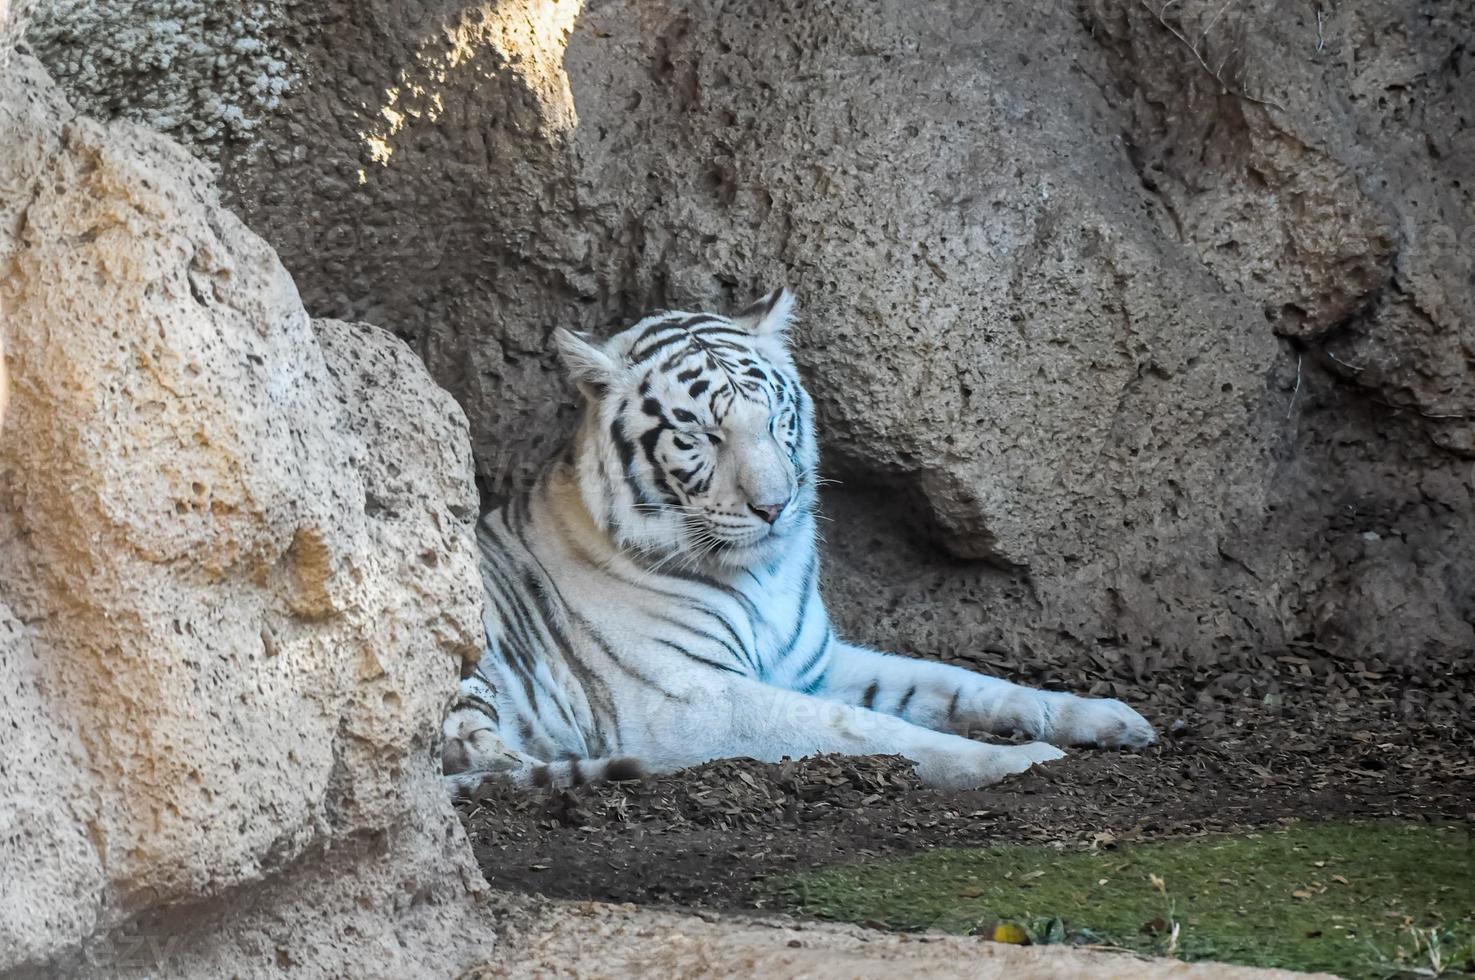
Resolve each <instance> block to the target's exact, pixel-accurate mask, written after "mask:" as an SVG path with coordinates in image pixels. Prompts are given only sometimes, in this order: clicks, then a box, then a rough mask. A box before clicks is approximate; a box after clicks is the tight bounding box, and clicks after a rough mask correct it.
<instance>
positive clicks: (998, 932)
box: [988, 922, 1029, 946]
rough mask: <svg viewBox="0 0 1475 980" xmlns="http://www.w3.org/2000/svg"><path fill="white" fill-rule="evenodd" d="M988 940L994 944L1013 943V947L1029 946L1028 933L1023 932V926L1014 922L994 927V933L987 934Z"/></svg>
mask: <svg viewBox="0 0 1475 980" xmlns="http://www.w3.org/2000/svg"><path fill="white" fill-rule="evenodd" d="M988 938H990V939H992V940H993V941H994V942H996V943H1013V944H1014V945H1015V946H1028V945H1029V933H1027V932H1025V931H1024V926H1021V925H1019V924H1018V923H1015V922H1000V923H999V924H998V925H996V926H994V931H993V932H992V933H990V934H989V937H988Z"/></svg>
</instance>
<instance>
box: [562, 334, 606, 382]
mask: <svg viewBox="0 0 1475 980" xmlns="http://www.w3.org/2000/svg"><path fill="white" fill-rule="evenodd" d="M553 342H554V343H555V344H556V345H557V346H558V359H559V360H560V361H562V362H563V369H564V370H565V371H567V372H568V376H569V380H570V381H572V382H574V384H576V385H578V386H579V387H581V388H582V387H584V386H586V385H587V386H589V387H592V388H594V389H595V390H596V391H598V390H602V389H604V388H607V387H609V385H610V382H612V381H613V380H614V377H615V371H616V364H615V362H614V359H613V358H611V357H610V356H609V355H608V354H606V353H605V352H604V351H602V350H600V349H599V348H598V347H596V346H594V345H593V344H591V343H589V341H587V340H585V339H584V338H583V337H580V336H579V335H578V334H576V333H574V332H573V331H572V330H565V329H564V328H563V327H559V328H558V329H557V330H555V331H554V332H553Z"/></svg>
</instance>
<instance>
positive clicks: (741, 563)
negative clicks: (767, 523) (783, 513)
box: [702, 528, 792, 571]
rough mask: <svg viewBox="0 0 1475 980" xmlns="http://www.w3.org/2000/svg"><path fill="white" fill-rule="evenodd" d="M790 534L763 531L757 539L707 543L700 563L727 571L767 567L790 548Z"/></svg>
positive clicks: (775, 530)
mask: <svg viewBox="0 0 1475 980" xmlns="http://www.w3.org/2000/svg"><path fill="white" fill-rule="evenodd" d="M791 539H792V534H790V533H786V532H785V531H783V530H779V529H777V528H775V529H771V530H765V532H764V533H763V534H761V535H760V536H758V537H755V538H751V539H745V540H736V541H732V540H723V539H718V540H716V541H712V542H709V543H708V544H707V545H706V546H705V547H704V548H703V549H702V551H703V554H702V561H703V562H704V563H705V564H707V565H708V566H710V567H713V568H721V569H726V570H729V571H738V570H742V569H746V568H757V567H760V566H763V565H768V564H770V563H772V562H773V561H774V560H775V559H777V558H778V557H779V556H780V555H782V554H783V552H784V551H785V550H787V549H788V547H789V546H790V543H791Z"/></svg>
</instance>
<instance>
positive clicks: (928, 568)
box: [33, 0, 1475, 677]
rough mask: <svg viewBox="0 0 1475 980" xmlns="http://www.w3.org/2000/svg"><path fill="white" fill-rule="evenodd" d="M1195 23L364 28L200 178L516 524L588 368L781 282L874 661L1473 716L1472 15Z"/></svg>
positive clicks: (1107, 10) (1029, 16)
mask: <svg viewBox="0 0 1475 980" xmlns="http://www.w3.org/2000/svg"><path fill="white" fill-rule="evenodd" d="M194 5H195V6H201V7H210V6H211V4H210V3H208V2H205V0H195V4H194ZM1162 10H1163V8H1162V6H1161V5H1159V4H1153V3H1148V4H1144V3H1138V2H1133V0H1083V2H1082V3H1079V4H1039V3H1030V2H1023V0H1019V2H1015V0H1006V2H1000V3H994V4H975V3H970V2H965V0H952V2H941V3H927V4H918V3H912V2H910V0H880V2H876V3H867V4H863V5H861V4H856V3H852V2H848V0H778V2H773V3H764V4H752V3H740V2H734V0H691V2H684V3H675V4H648V3H639V2H635V0H595V2H588V3H585V4H582V5H581V4H580V3H579V2H578V0H500V2H496V3H490V4H483V5H467V4H464V3H455V2H448V0H415V2H411V0H391V2H389V3H384V4H374V5H361V4H356V3H351V2H348V0H326V2H324V3H322V4H313V5H298V6H295V7H291V8H283V9H282V10H280V11H279V13H280V17H279V18H278V20H277V21H276V22H275V23H276V25H277V26H276V27H275V28H274V33H273V38H274V41H273V43H274V44H277V45H279V47H280V50H281V51H282V52H283V54H282V57H283V58H284V59H285V60H286V61H287V62H289V65H288V67H287V68H286V69H285V71H286V72H287V73H289V74H291V75H292V77H294V78H299V79H301V82H300V84H297V85H294V88H293V89H292V90H291V91H290V92H288V93H287V94H285V95H284V97H283V100H282V103H281V105H280V107H279V108H278V109H277V110H276V111H274V112H270V113H266V114H265V115H264V116H263V118H262V120H261V122H260V124H259V125H258V126H256V128H255V129H254V130H253V131H252V133H251V134H250V139H249V140H246V141H243V142H238V143H234V144H231V145H228V146H226V147H224V149H223V151H222V152H220V153H218V154H217V153H216V152H215V149H217V148H215V147H214V146H213V144H212V146H211V147H202V148H201V152H202V153H206V154H207V155H212V156H218V157H219V159H220V165H221V167H222V173H223V180H224V183H225V186H226V188H227V193H228V196H229V197H230V199H231V200H232V201H233V202H234V203H235V204H236V205H237V206H238V207H239V208H240V209H241V211H242V213H243V216H244V217H245V219H246V220H247V221H248V223H250V224H251V225H252V227H254V228H255V229H256V230H257V231H259V232H260V233H261V234H263V235H264V236H265V237H266V238H267V239H268V240H269V241H270V242H272V243H273V244H274V245H275V246H276V247H277V248H278V249H279V251H280V252H281V254H282V257H283V261H284V262H285V264H286V265H287V267H288V268H289V269H291V270H292V271H293V273H294V274H295V276H296V277H297V280H298V282H299V284H300V286H301V288H302V289H303V291H304V297H305V299H306V302H307V305H308V307H309V308H310V309H312V310H314V311H315V312H317V313H319V314H324V315H334V316H341V317H346V318H351V319H352V318H363V319H369V320H373V321H376V322H385V323H392V324H393V325H394V328H395V329H396V330H397V331H398V332H400V334H401V335H402V336H404V337H406V338H407V339H408V340H410V341H411V343H412V344H413V345H414V347H415V348H416V350H417V351H418V352H419V353H420V354H421V355H422V356H423V357H424V359H425V361H426V363H427V365H428V366H429V368H430V370H431V373H432V374H433V375H434V376H435V378H436V379H437V381H439V382H440V383H441V384H443V385H445V386H446V387H447V388H449V389H450V390H451V391H452V392H453V393H454V394H455V395H456V397H457V398H458V400H459V401H460V402H461V404H462V406H463V407H464V408H465V409H466V411H467V413H468V415H469V417H470V421H471V428H472V439H473V446H474V450H475V454H476V459H477V473H478V480H479V482H480V485H481V490H482V492H483V498H484V500H486V501H494V500H496V499H499V498H500V497H502V496H503V495H505V493H506V492H507V491H508V490H509V489H510V488H512V487H514V486H516V485H518V484H519V483H520V482H522V481H525V480H526V479H527V478H528V475H529V473H531V472H532V470H533V469H534V468H535V467H536V465H537V464H538V462H539V461H540V460H541V459H542V458H543V457H544V456H546V455H547V453H548V452H549V451H550V450H551V448H552V447H553V446H554V445H555V444H556V443H557V442H558V441H559V440H560V439H561V438H562V437H563V436H564V434H565V433H566V431H567V429H568V427H569V424H570V420H571V417H572V395H571V392H570V391H569V390H568V388H567V386H566V385H564V384H563V382H562V381H561V379H560V378H559V376H558V372H557V368H556V365H555V363H554V359H553V357H552V355H551V354H550V352H549V350H548V343H547V338H548V336H549V333H550V331H551V330H552V329H553V328H554V327H556V326H560V325H563V326H574V327H583V328H590V329H596V330H597V329H602V328H606V327H609V326H613V325H616V324H620V323H624V322H628V320H629V319H630V318H632V317H634V316H637V315H639V314H640V313H642V312H644V311H646V310H648V309H650V308H653V307H672V308H687V309H693V308H718V309H721V308H729V309H730V308H732V307H733V306H735V305H737V304H740V303H742V302H744V301H745V300H746V299H748V298H749V297H751V296H752V295H754V294H756V293H758V292H760V291H761V290H763V289H764V288H766V287H767V286H769V285H771V284H772V283H773V282H775V281H778V280H787V281H788V282H789V283H791V284H792V285H793V286H794V287H795V288H796V289H797V290H798V293H799V296H800V301H801V308H802V311H803V320H802V322H801V324H800V326H799V327H798V329H797V330H796V332H795V340H796V343H797V344H798V346H799V359H800V361H801V364H802V366H803V368H804V369H805V371H806V374H807V376H808V378H809V380H810V384H811V387H812V389H813V390H814V392H815V395H816V398H817V400H818V402H819V405H820V409H821V423H822V425H823V426H824V434H825V438H824V448H825V452H826V454H827V460H828V466H829V469H830V472H831V475H833V476H835V477H837V478H839V479H840V480H841V481H842V484H843V485H842V487H841V488H840V489H839V490H838V491H833V492H831V494H830V496H829V498H828V501H829V503H828V505H829V506H830V508H831V510H832V512H833V514H834V516H837V517H839V518H840V520H839V521H838V522H837V523H835V524H830V525H826V532H825V533H826V537H827V539H828V542H829V545H830V550H831V558H832V560H831V564H830V579H831V592H832V594H833V596H834V600H833V603H832V604H833V606H834V607H835V609H836V611H837V614H838V616H839V618H840V619H841V621H842V625H845V626H847V627H848V628H849V630H848V631H849V632H850V633H851V634H852V635H856V636H858V637H859V638H861V639H866V640H870V641H872V642H875V643H880V644H885V645H889V646H898V647H901V648H903V649H908V650H913V651H916V652H920V653H926V654H934V655H945V656H960V657H972V658H975V659H976V658H985V659H990V660H991V661H996V662H1000V663H1002V664H1004V665H1005V668H1006V669H1016V670H1017V669H1019V668H1020V667H1029V666H1031V665H1040V664H1045V665H1048V664H1049V663H1050V662H1051V661H1052V659H1054V660H1056V661H1058V662H1065V661H1070V662H1074V663H1080V662H1082V659H1083V658H1085V659H1088V660H1090V661H1092V662H1095V663H1099V664H1101V665H1102V670H1103V671H1104V672H1105V673H1106V674H1110V673H1112V672H1118V671H1126V672H1128V673H1131V674H1133V675H1135V676H1137V677H1141V676H1144V675H1147V674H1151V673H1152V672H1153V671H1154V670H1156V669H1159V668H1162V667H1168V666H1174V665H1180V666H1181V665H1189V666H1193V667H1197V668H1206V669H1209V670H1213V671H1226V672H1227V671H1233V670H1242V671H1250V672H1254V671H1256V670H1257V669H1258V667H1257V664H1258V661H1257V659H1256V658H1257V657H1261V656H1265V655H1273V654H1275V653H1277V652H1285V651H1288V650H1290V651H1292V652H1302V653H1304V652H1306V651H1307V650H1313V651H1316V652H1318V653H1319V654H1325V655H1330V656H1334V657H1337V658H1342V659H1344V660H1346V661H1347V662H1349V663H1353V662H1355V663H1364V662H1366V663H1367V664H1371V665H1373V666H1374V668H1375V669H1379V668H1381V667H1386V666H1391V667H1393V668H1396V669H1406V670H1413V671H1426V670H1427V671H1429V672H1432V673H1431V676H1432V675H1437V674H1438V673H1439V672H1440V671H1441V670H1443V669H1445V668H1447V666H1448V665H1449V664H1451V663H1454V662H1456V661H1459V660H1461V659H1463V658H1465V657H1466V656H1467V655H1468V652H1469V650H1470V649H1472V647H1475V626H1472V621H1475V590H1471V589H1470V588H1469V586H1468V583H1469V582H1470V581H1471V580H1472V579H1475V549H1472V548H1470V547H1469V546H1468V544H1467V542H1468V541H1470V540H1471V539H1472V535H1475V505H1472V501H1475V492H1472V466H1471V460H1472V459H1475V443H1472V442H1471V441H1470V440H1471V432H1472V431H1475V430H1472V428H1471V422H1470V418H1471V416H1472V414H1475V358H1472V356H1471V353H1470V352H1471V350H1472V349H1475V337H1472V334H1471V330H1472V329H1475V327H1472V324H1475V315H1472V314H1475V310H1472V305H1471V304H1472V303H1475V289H1472V286H1471V271H1472V270H1471V265H1470V263H1471V261H1472V259H1471V256H1472V255H1475V249H1472V248H1471V247H1469V246H1470V245H1471V244H1472V243H1475V237H1472V233H1471V230H1472V229H1475V220H1472V218H1471V217H1470V216H1471V213H1472V212H1471V205H1472V197H1471V194H1472V188H1475V172H1472V167H1475V163H1472V161H1475V152H1472V150H1475V147H1472V145H1471V144H1472V136H1471V128H1470V125H1469V123H1468V120H1467V118H1466V116H1467V114H1468V106H1469V105H1470V104H1471V103H1472V101H1475V91H1472V85H1475V81H1472V79H1475V71H1471V70H1470V68H1471V66H1470V65H1469V63H1468V62H1469V59H1470V58H1471V57H1472V56H1471V54H1470V52H1469V51H1468V50H1467V47H1466V46H1465V45H1464V44H1463V43H1462V41H1463V39H1465V38H1467V37H1468V35H1469V30H1470V27H1471V22H1470V19H1471V13H1470V11H1469V9H1468V6H1467V5H1464V4H1461V3H1458V2H1456V0H1445V2H1441V3H1436V4H1433V5H1425V6H1423V7H1421V8H1420V11H1419V12H1417V13H1415V12H1414V11H1412V10H1411V9H1409V8H1407V5H1405V4H1401V3H1398V2H1395V0H1378V2H1373V3H1367V4H1360V5H1357V8H1356V9H1355V10H1354V9H1352V8H1350V7H1345V6H1344V7H1338V8H1336V9H1332V8H1330V7H1325V6H1322V7H1317V6H1315V5H1306V6H1304V7H1295V6H1287V5H1284V4H1276V3H1274V2H1273V0H1250V2H1246V3H1240V4H1234V5H1231V6H1229V7H1226V6H1225V5H1223V4H1221V3H1217V2H1211V0H1186V2H1183V3H1177V4H1172V5H1170V6H1169V8H1168V9H1167V13H1166V14H1164V13H1162ZM1318 11H1319V13H1318ZM94 16H95V17H102V18H104V19H106V18H112V19H113V20H115V21H116V22H118V23H120V24H124V25H126V24H127V23H128V22H129V19H130V17H133V16H134V15H131V14H130V13H128V12H127V11H126V10H125V9H123V8H122V7H115V8H108V7H104V8H100V10H99V11H98V12H97V13H96V14H95V15H94ZM48 24H49V25H50V26H49V27H48V30H47V31H46V32H40V33H38V34H36V35H33V39H34V42H35V44H36V45H37V47H38V50H39V51H40V52H41V54H42V56H43V58H45V59H46V60H48V61H49V63H51V64H53V65H55V66H57V67H58V69H59V70H61V71H63V73H66V72H69V71H70V70H71V69H70V66H71V65H72V64H73V63H74V62H75V61H76V57H75V48H76V46H77V44H78V43H79V42H78V39H77V37H76V36H74V35H69V34H68V30H67V28H66V27H65V25H61V26H57V23H56V21H55V20H54V19H53V20H52V21H49V22H48ZM94 60H95V59H94ZM95 78H96V76H95V75H89V76H88V78H87V79H84V80H82V81H78V80H77V79H76V77H75V76H74V75H68V76H66V77H64V79H63V80H64V82H66V83H67V84H69V85H73V88H74V89H75V90H79V91H81V94H82V95H84V96H87V93H88V92H90V91H92V90H93V89H95V88H96V84H95ZM83 81H85V82H86V84H85V85H84V84H82V82H83ZM199 81H200V80H199V79H196V78H191V77H189V76H188V75H187V74H185V75H183V76H181V77H180V78H178V79H177V80H176V81H175V84H177V85H178V86H181V87H185V86H188V85H190V84H197V83H198V82H199ZM161 84H166V81H165V80H161V79H160V77H159V76H158V75H157V74H148V73H145V74H140V73H138V72H134V71H130V70H125V69H122V68H120V69H119V70H117V71H115V72H113V73H112V74H110V75H108V76H107V77H106V84H105V85H104V86H103V89H104V90H105V91H106V92H108V93H110V98H112V99H113V100H114V101H115V102H117V104H120V105H124V106H126V105H131V104H135V103H137V102H138V101H139V99H140V98H142V96H141V95H137V93H139V92H144V91H153V90H155V89H157V88H158V87H159V86H160V85H161ZM82 90H85V91H82ZM88 97H90V96H88ZM119 100H121V101H119ZM94 107H95V108H99V109H103V110H105V109H107V105H102V106H96V105H94ZM899 514H910V515H911V518H912V520H911V526H910V528H909V530H908V531H907V533H906V534H905V536H904V538H905V540H904V541H903V543H902V547H901V548H900V549H899V550H898V549H894V548H891V545H890V544H889V543H888V542H890V541H891V540H892V539H893V537H894V531H895V529H894V528H893V527H892V525H893V524H895V523H896V519H897V516H898V515H899ZM878 548H891V550H890V551H887V552H883V553H881V554H877V553H875V552H876V549H878ZM958 559H962V560H963V561H961V562H960V561H958ZM898 566H900V567H902V568H905V569H906V574H897V568H898ZM878 597H879V598H878Z"/></svg>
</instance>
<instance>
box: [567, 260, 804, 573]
mask: <svg viewBox="0 0 1475 980" xmlns="http://www.w3.org/2000/svg"><path fill="white" fill-rule="evenodd" d="M793 308H794V298H793V295H792V294H791V293H790V292H789V291H788V290H787V289H782V288H781V289H776V290H774V291H773V292H771V293H769V294H768V295H767V296H765V297H763V298H762V299H760V300H759V301H758V302H756V303H754V304H753V305H752V306H750V307H748V308H747V309H745V310H743V311H742V312H741V313H738V314H737V315H736V316H733V317H724V316H717V315H715V314H710V313H679V312H678V313H673V312H665V311H663V312H660V313H657V314H654V315H651V316H648V317H646V318H645V319H643V320H641V321H640V322H638V323H636V324H635V325H634V326H632V327H629V328H628V329H626V330H623V331H621V332H620V333H618V334H616V335H615V336H613V337H611V338H610V339H608V340H606V341H604V342H602V343H599V342H594V341H591V340H588V339H585V338H583V337H581V336H579V335H576V334H573V333H570V332H569V331H567V330H560V331H559V332H558V337H557V342H558V350H559V355H560V357H561V359H562V361H563V364H564V366H565V368H566V369H567V371H568V373H569V376H570V378H571V379H572V380H573V381H574V382H575V383H576V384H577V385H578V387H579V390H580V392H582V394H583V397H584V400H585V410H584V418H583V422H582V423H581V426H580V432H579V436H578V438H577V443H576V451H575V466H576V468H577V471H578V481H579V486H580V491H581V495H582V496H583V498H584V503H585V505H586V506H587V507H588V508H589V510H590V512H591V513H592V514H593V516H594V518H595V520H596V521H597V522H599V523H600V524H601V525H602V526H603V527H604V528H605V530H607V531H608V532H609V533H610V534H611V536H612V537H613V538H614V540H615V542H616V543H617V545H618V546H619V547H621V548H622V549H624V550H626V551H627V552H630V553H633V554H636V555H639V556H643V557H644V558H646V559H649V560H653V561H656V562H660V563H661V564H663V565H666V564H668V563H669V565H670V567H678V568H679V567H691V568H700V567H703V566H707V567H714V566H715V567H725V568H752V567H755V566H758V565H762V564H767V563H769V562H772V561H773V560H775V559H776V558H777V557H778V556H779V555H780V554H781V553H782V550H783V549H784V547H785V546H786V545H787V544H789V543H790V542H791V541H793V540H794V539H796V538H797V537H799V536H801V535H812V534H813V517H812V510H813V507H814V502H815V486H814V484H815V475H816V474H815V470H816V467H817V464H818V450H817V448H816V445H815V439H814V408H813V404H812V403H811V402H810V399H809V395H808V394H807V393H806V392H805V391H804V388H803V386H802V385H801V384H800V383H799V375H798V373H797V372H796V371H795V369H794V362H793V359H792V358H791V357H790V356H789V351H788V348H787V346H786V343H787V342H786V330H787V328H788V326H789V321H790V318H791V316H792V314H793Z"/></svg>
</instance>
